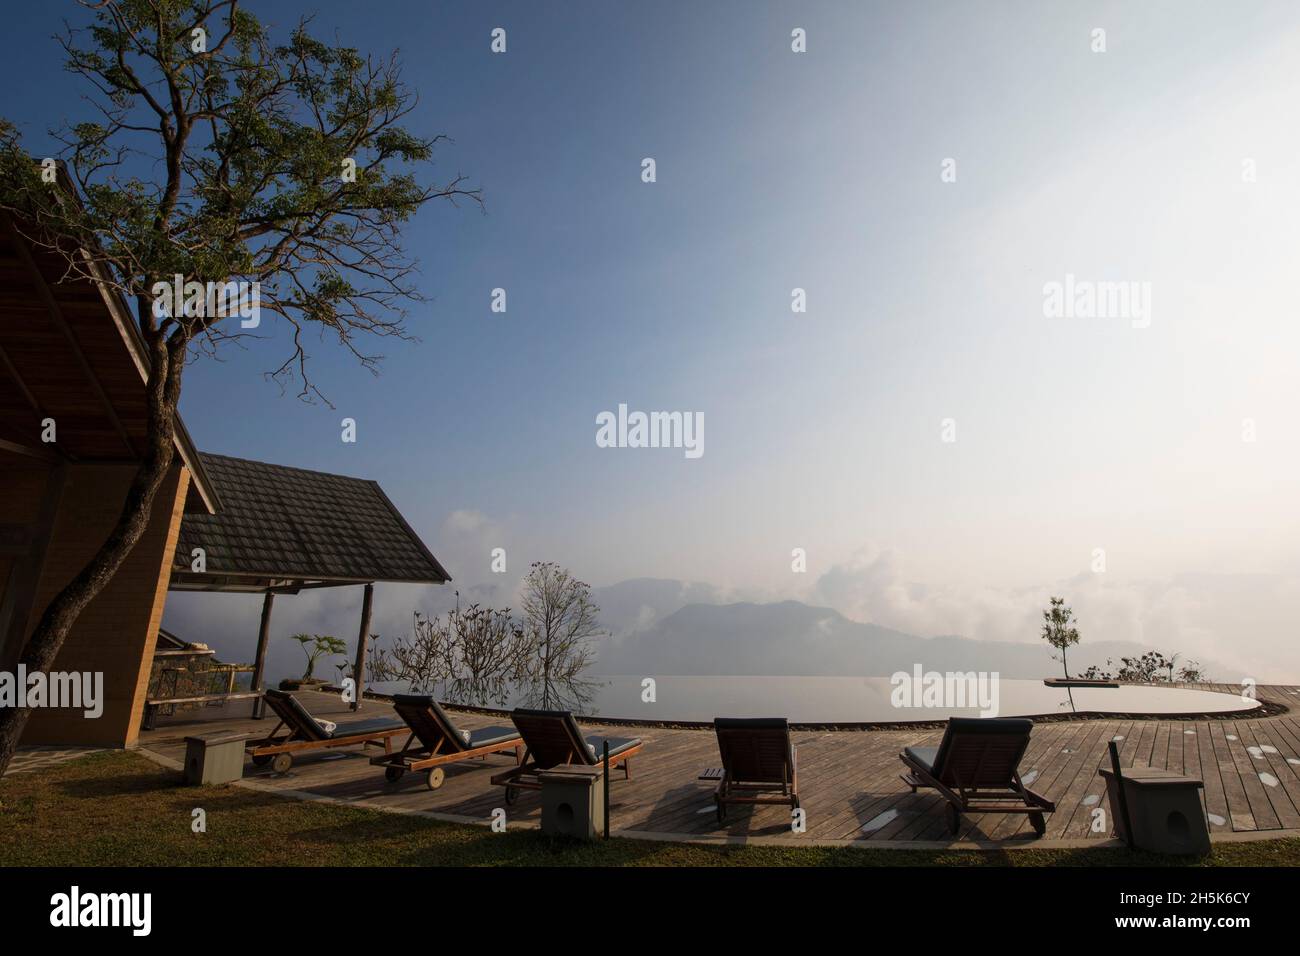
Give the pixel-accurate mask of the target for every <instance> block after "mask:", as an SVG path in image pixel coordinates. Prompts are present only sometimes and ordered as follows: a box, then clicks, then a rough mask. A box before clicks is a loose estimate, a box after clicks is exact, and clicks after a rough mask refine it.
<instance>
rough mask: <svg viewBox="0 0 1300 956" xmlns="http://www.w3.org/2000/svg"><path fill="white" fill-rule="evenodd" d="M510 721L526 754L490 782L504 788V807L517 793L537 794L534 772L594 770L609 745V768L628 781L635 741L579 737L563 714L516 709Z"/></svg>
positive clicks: (638, 748) (637, 742)
mask: <svg viewBox="0 0 1300 956" xmlns="http://www.w3.org/2000/svg"><path fill="white" fill-rule="evenodd" d="M510 719H511V720H513V721H514V722H515V726H516V727H518V728H519V733H520V735H521V736H522V737H523V739H524V744H525V746H526V747H527V750H526V751H525V753H524V759H523V762H522V763H521V764H520V765H519V766H518V767H512V768H511V769H509V770H507V771H505V772H504V773H499V774H497V775H496V776H494V777H493V778H492V783H494V784H496V785H497V786H498V787H505V788H506V803H514V802H515V801H516V800H517V799H519V791H520V790H521V789H522V790H540V789H541V788H542V784H541V781H540V780H539V779H538V776H537V774H538V772H539V771H541V770H550V769H551V768H552V767H560V766H566V765H568V764H580V765H582V766H587V767H598V766H600V764H601V762H602V758H603V756H604V748H605V744H606V743H608V744H609V766H610V769H611V770H612V769H613V768H614V767H617V766H619V765H620V764H621V765H622V767H623V779H624V780H630V779H632V764H631V757H632V755H633V754H636V753H640V752H641V747H642V746H643V745H642V743H641V740H640V738H638V737H600V736H590V737H583V736H582V731H581V730H579V729H578V722H577V721H576V720H574V719H573V714H571V713H569V712H568V711H567V710H526V709H524V708H518V709H516V710H514V711H512V712H511V714H510Z"/></svg>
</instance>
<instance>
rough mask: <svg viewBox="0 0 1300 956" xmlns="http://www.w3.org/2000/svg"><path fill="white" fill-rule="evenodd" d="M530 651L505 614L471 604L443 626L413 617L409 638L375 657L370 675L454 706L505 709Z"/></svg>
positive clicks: (451, 613)
mask: <svg viewBox="0 0 1300 956" xmlns="http://www.w3.org/2000/svg"><path fill="white" fill-rule="evenodd" d="M531 649H532V645H531V643H530V642H529V641H528V640H527V638H526V636H525V635H524V631H523V628H522V627H520V626H519V624H517V623H516V622H515V620H514V619H513V617H511V614H510V609H509V608H501V609H497V608H482V607H479V606H478V605H477V604H471V605H470V606H469V607H467V608H465V609H464V610H461V609H460V608H459V607H458V608H457V609H456V610H454V611H449V612H447V616H446V620H445V621H443V620H440V619H437V618H428V617H425V616H424V615H422V614H421V613H420V612H419V611H416V612H415V626H414V628H413V630H412V633H411V636H410V637H409V638H403V637H399V638H397V639H396V640H395V641H394V642H393V646H392V647H391V648H388V649H386V650H383V651H381V652H379V653H378V654H377V656H376V658H375V661H374V664H373V670H372V671H371V673H373V674H374V675H375V677H376V679H377V680H383V681H401V682H402V683H404V684H406V686H407V687H408V688H410V690H411V691H413V692H416V693H427V694H436V695H438V696H440V697H442V698H443V699H445V700H450V701H453V702H455V703H459V704H472V705H476V706H484V705H487V704H492V703H496V704H498V705H501V706H505V704H506V703H507V702H508V701H509V699H510V693H511V690H512V688H513V687H514V685H515V684H516V683H517V682H518V681H519V680H520V679H521V677H522V675H523V674H524V673H525V672H526V670H527V667H526V661H527V659H528V655H529V652H530V651H531Z"/></svg>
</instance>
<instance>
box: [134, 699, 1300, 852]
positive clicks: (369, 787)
mask: <svg viewBox="0 0 1300 956" xmlns="http://www.w3.org/2000/svg"><path fill="white" fill-rule="evenodd" d="M1204 686H1205V687H1206V689H1214V690H1225V691H1227V692H1230V693H1233V692H1237V691H1238V689H1237V688H1233V687H1226V686H1212V685H1204ZM1258 691H1259V696H1260V698H1261V699H1263V700H1273V701H1278V702H1281V703H1285V704H1288V705H1289V706H1290V707H1291V708H1292V712H1291V713H1288V714H1283V715H1281V716H1277V717H1263V718H1257V719H1225V720H1156V719H1143V720H1083V721H1062V722H1050V723H1048V722H1042V723H1039V724H1038V725H1037V726H1035V728H1034V734H1033V739H1032V741H1031V742H1030V746H1029V750H1028V752H1027V753H1026V755H1025V759H1024V760H1023V761H1022V763H1021V772H1022V775H1023V776H1024V778H1025V783H1026V784H1028V785H1030V786H1032V787H1033V788H1034V789H1035V790H1037V791H1038V792H1039V793H1042V794H1044V795H1045V796H1047V797H1048V798H1049V799H1051V800H1053V801H1055V802H1056V805H1057V808H1058V809H1057V811H1056V812H1055V813H1054V814H1051V815H1049V816H1048V818H1047V834H1046V836H1045V839H1046V840H1062V839H1064V840H1105V839H1108V838H1109V834H1110V827H1109V826H1107V827H1106V829H1105V831H1104V832H1100V833H1094V832H1092V827H1091V824H1092V821H1093V811H1094V810H1095V808H1097V807H1098V806H1100V807H1102V808H1104V809H1105V810H1106V813H1107V817H1106V819H1107V820H1109V819H1110V817H1109V814H1110V807H1109V805H1108V801H1107V798H1106V795H1105V786H1104V782H1103V780H1102V778H1101V776H1100V775H1099V774H1098V772H1097V771H1098V769H1099V768H1100V767H1102V766H1109V758H1108V756H1107V750H1106V744H1107V742H1108V741H1109V740H1111V739H1112V738H1122V740H1120V747H1121V756H1122V762H1123V764H1124V765H1125V766H1129V765H1134V766H1151V767H1163V768H1167V769H1170V770H1177V771H1181V772H1185V773H1188V774H1192V775H1194V776H1197V777H1200V778H1201V779H1203V780H1204V781H1205V800H1206V808H1207V812H1208V814H1209V820H1210V832H1211V835H1212V836H1213V837H1216V838H1223V837H1224V836H1226V835H1228V834H1232V833H1243V832H1257V831H1270V830H1274V831H1282V830H1294V829H1297V828H1300V687H1297V686H1269V687H1260V688H1259V689H1258ZM304 702H305V703H306V704H307V706H308V707H309V708H310V710H311V711H312V713H314V714H316V715H317V716H321V717H328V718H330V719H333V720H336V721H343V720H349V719H353V718H354V717H356V718H361V717H367V718H369V717H381V716H388V715H390V714H392V709H391V708H390V707H389V706H388V705H386V704H384V703H382V702H378V701H369V700H368V701H366V702H365V703H364V704H363V706H362V709H361V711H360V713H358V714H353V713H352V712H351V711H349V710H348V709H347V707H346V705H344V704H343V703H342V702H341V701H340V700H339V698H338V697H337V696H334V695H328V694H318V693H311V694H307V695H304ZM248 713H249V709H248V706H247V705H233V706H232V705H228V706H227V707H226V708H225V709H224V710H215V709H209V710H205V711H198V712H191V713H190V714H183V715H178V716H177V717H171V718H165V717H164V718H160V719H159V726H158V727H157V729H155V730H152V731H145V732H143V733H141V735H140V746H141V748H143V749H145V750H148V751H152V752H154V753H156V754H159V755H161V756H163V757H166V758H169V759H171V760H175V761H177V762H178V763H179V761H181V759H182V758H183V755H184V749H185V744H184V737H185V736H186V735H187V734H192V733H202V732H206V731H211V730H216V729H220V730H231V731H234V730H247V731H259V730H260V731H261V732H262V733H266V732H267V731H268V730H269V729H270V726H271V725H272V724H273V723H274V719H273V718H268V719H266V720H261V721H255V720H252V719H251V718H250V717H249V716H248ZM241 714H242V715H243V716H238V715H241ZM456 716H457V720H458V722H460V723H461V725H462V726H463V727H465V728H466V729H471V728H474V727H480V726H486V725H488V724H493V723H498V724H499V723H503V722H505V723H508V720H506V721H503V720H500V719H496V720H494V719H491V718H488V717H483V716H480V715H474V714H457V715H456ZM214 721H216V722H214ZM595 729H596V730H598V731H599V732H602V733H609V734H610V735H612V736H632V735H635V736H639V737H641V738H642V740H643V741H644V742H645V750H644V752H643V753H642V754H641V755H639V756H638V757H636V758H634V759H633V760H632V779H631V780H630V781H624V780H623V779H622V774H621V773H617V772H615V773H614V774H613V777H612V780H611V784H610V810H611V826H612V829H613V830H615V831H620V832H621V833H622V835H626V836H633V835H636V834H637V833H643V834H656V835H660V836H663V835H675V836H678V837H680V838H683V839H698V838H703V837H732V838H737V837H739V838H750V837H758V836H764V837H767V836H770V837H790V836H791V833H790V816H789V809H788V808H785V807H757V808H754V809H753V810H752V811H750V810H748V809H733V810H732V811H731V813H730V814H729V816H728V820H727V823H726V824H725V825H723V826H719V824H718V823H717V820H716V818H715V816H714V809H713V801H712V791H713V785H712V784H710V783H706V782H704V781H698V780H697V779H696V777H697V776H698V775H699V773H700V772H701V771H702V770H703V769H704V768H706V767H711V766H716V765H717V763H718V750H717V743H716V739H715V737H714V735H713V734H712V732H710V731H701V730H677V729H667V728H662V727H640V728H635V729H634V728H629V727H617V728H595ZM941 736H942V732H941V731H938V730H879V731H858V732H853V731H840V732H815V733H813V732H803V733H796V734H795V744H796V746H797V747H798V749H799V778H800V785H801V789H802V793H801V797H802V804H803V808H804V810H805V811H806V813H807V821H806V822H807V832H806V833H804V834H802V835H799V836H798V837H795V839H798V840H800V841H803V840H812V841H818V840H821V841H832V840H834V841H841V840H869V841H884V842H895V843H897V842H907V843H911V842H914V841H923V842H929V841H941V842H944V843H948V842H950V838H949V836H948V834H947V829H946V826H945V823H944V813H943V809H944V803H943V801H942V800H940V799H939V797H938V796H937V795H935V794H934V793H933V792H928V793H927V792H925V791H922V792H920V793H918V794H915V795H913V794H911V793H909V792H908V790H907V788H906V786H905V785H904V784H903V783H902V781H901V780H899V778H898V774H899V771H900V770H901V769H902V764H901V763H900V762H899V760H898V753H899V751H900V750H901V749H902V748H903V747H904V746H905V745H910V744H917V743H919V744H930V745H934V744H937V743H938V741H939V739H940V737H941ZM402 739H404V738H396V740H397V743H398V744H400V742H401V740H402ZM380 752H382V751H380V750H374V749H366V750H365V752H364V753H363V752H362V751H361V749H360V748H350V749H347V750H336V751H320V752H317V753H315V754H311V755H304V756H299V757H296V758H295V761H294V765H293V767H292V768H291V769H290V771H289V772H288V773H287V774H285V775H283V776H281V775H278V774H275V773H274V772H272V771H271V770H270V769H269V768H267V769H255V768H254V767H253V766H252V764H251V763H248V764H246V769H245V775H246V777H245V779H246V780H255V781H257V782H258V785H259V786H264V787H267V788H270V789H275V790H284V791H294V792H297V793H299V794H302V793H306V794H310V795H314V796H317V797H326V798H331V799H335V800H341V801H345V802H347V803H352V804H357V805H361V806H370V807H375V808H379V809H403V810H419V811H432V812H435V813H438V814H444V815H450V816H453V817H457V818H463V819H467V820H472V821H476V822H481V823H486V822H488V820H489V818H490V816H491V813H492V811H493V809H494V808H497V807H503V808H506V813H507V819H508V821H509V825H511V826H519V825H525V826H527V825H533V826H535V825H537V823H538V818H539V816H540V807H541V803H540V797H539V794H537V793H535V792H527V791H525V792H524V793H523V794H522V795H521V796H520V798H519V800H518V802H517V803H516V804H515V805H514V806H513V807H506V804H505V800H504V795H503V791H502V789H501V788H500V787H494V786H491V785H490V784H489V783H488V778H489V777H490V776H491V775H492V774H493V773H495V772H496V771H497V770H499V769H501V768H504V767H508V766H511V765H513V761H512V759H511V758H509V757H489V758H487V759H486V760H480V761H472V762H469V763H465V764H457V765H451V766H448V767H447V768H446V782H445V783H444V784H443V786H442V787H441V788H440V789H439V790H436V791H430V790H428V789H427V788H426V787H425V785H424V775H423V774H407V775H406V776H405V777H403V778H402V779H401V780H400V781H399V782H397V783H396V784H389V783H386V782H385V780H384V777H383V773H382V772H381V770H380V769H379V768H377V767H372V766H370V764H369V761H368V757H369V756H371V755H373V754H376V753H380ZM1032 838H1033V832H1032V830H1031V829H1030V827H1029V824H1028V822H1027V820H1026V819H1025V818H1024V817H1023V816H1021V815H1018V814H1005V815H996V814H988V815H984V816H973V817H969V818H965V820H964V823H963V829H962V832H961V834H960V836H959V838H958V839H959V840H962V841H975V842H993V843H1004V842H1005V843H1008V844H1016V843H1022V842H1031V841H1032Z"/></svg>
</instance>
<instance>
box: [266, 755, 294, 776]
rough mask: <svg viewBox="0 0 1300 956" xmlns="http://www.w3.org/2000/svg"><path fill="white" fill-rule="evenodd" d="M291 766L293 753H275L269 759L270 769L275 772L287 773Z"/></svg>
mask: <svg viewBox="0 0 1300 956" xmlns="http://www.w3.org/2000/svg"><path fill="white" fill-rule="evenodd" d="M292 766H293V754H276V755H275V759H274V760H272V761H271V769H272V770H274V771H275V772H276V773H288V772H289V768H290V767H292Z"/></svg>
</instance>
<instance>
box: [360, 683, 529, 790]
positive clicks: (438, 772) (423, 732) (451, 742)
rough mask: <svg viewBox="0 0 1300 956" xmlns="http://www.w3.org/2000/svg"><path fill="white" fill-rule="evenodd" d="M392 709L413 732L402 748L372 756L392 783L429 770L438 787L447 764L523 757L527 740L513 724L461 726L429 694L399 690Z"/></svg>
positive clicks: (431, 783)
mask: <svg viewBox="0 0 1300 956" xmlns="http://www.w3.org/2000/svg"><path fill="white" fill-rule="evenodd" d="M393 709H394V710H396V711H397V716H399V717H401V718H402V720H404V721H406V726H407V727H409V728H410V729H411V735H410V736H409V737H407V738H406V743H405V744H404V745H403V746H402V749H401V750H399V751H397V752H395V753H391V754H382V755H380V756H378V757H371V758H370V762H371V763H372V764H374V765H375V766H377V767H383V768H384V779H386V780H387V781H388V782H389V783H396V782H397V781H398V780H400V779H401V778H402V775H403V774H404V773H406V771H408V770H412V771H418V770H427V771H428V772H429V775H428V777H427V778H426V780H425V783H426V784H427V785H428V787H429V789H430V790H437V789H438V788H439V787H441V786H442V781H443V777H444V771H443V769H442V768H443V765H444V764H449V763H456V762H458V761H461V760H470V759H472V758H474V757H479V758H482V757H486V756H488V755H489V754H512V755H513V756H514V758H515V764H516V765H518V764H522V763H523V761H524V741H523V738H522V737H520V736H519V732H518V731H517V730H515V729H514V728H513V727H483V728H481V729H479V730H460V729H458V728H457V727H456V725H455V724H454V723H453V722H452V719H451V718H450V717H449V716H448V715H447V712H446V711H444V710H443V709H442V708H441V707H439V706H438V702H437V701H436V700H434V699H433V698H432V697H430V696H427V695H420V694H397V695H395V696H394V697H393Z"/></svg>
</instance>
